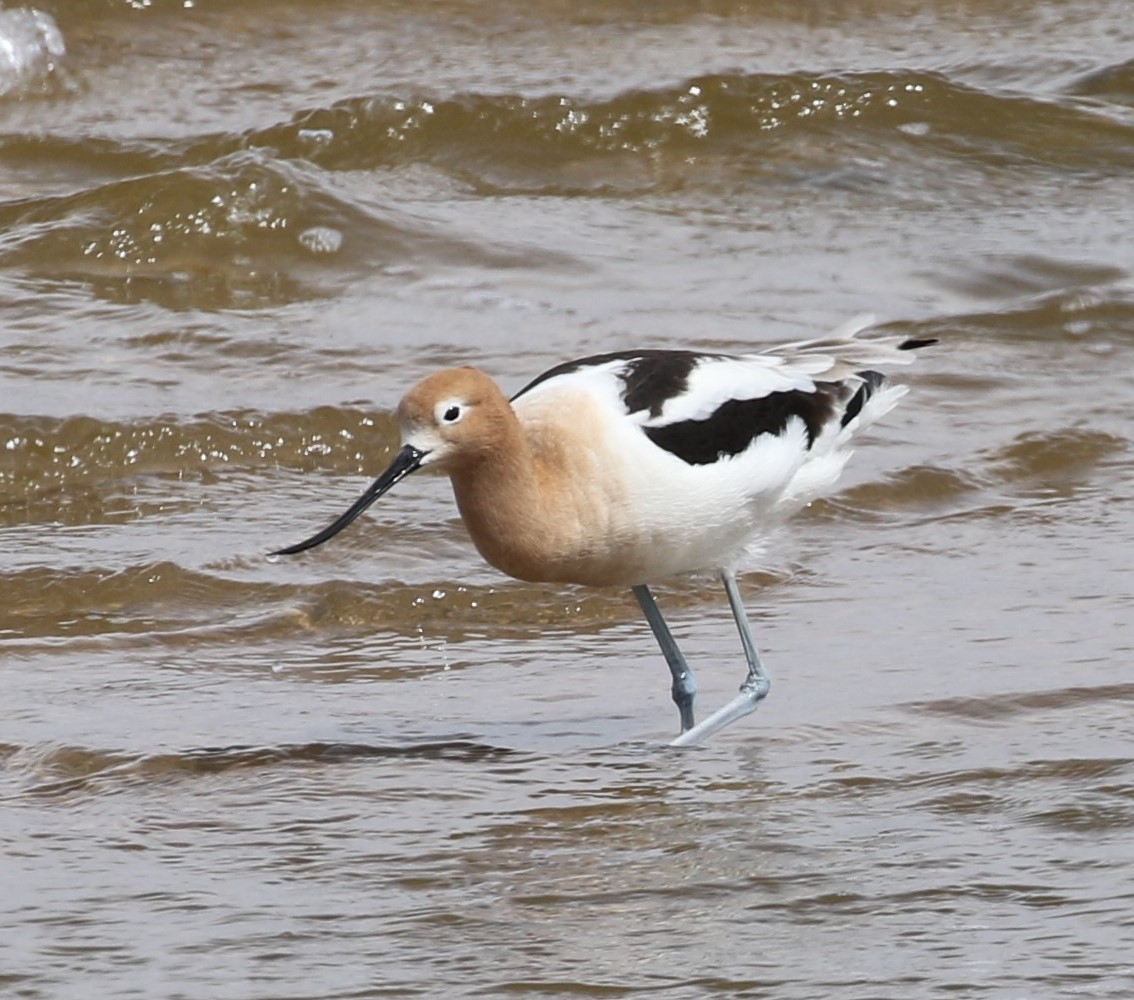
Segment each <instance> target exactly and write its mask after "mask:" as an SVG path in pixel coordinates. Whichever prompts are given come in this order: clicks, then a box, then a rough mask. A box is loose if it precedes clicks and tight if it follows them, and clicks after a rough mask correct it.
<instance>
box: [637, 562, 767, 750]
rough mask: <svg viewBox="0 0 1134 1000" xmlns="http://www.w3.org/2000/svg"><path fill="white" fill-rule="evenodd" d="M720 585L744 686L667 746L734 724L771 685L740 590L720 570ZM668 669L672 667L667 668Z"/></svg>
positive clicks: (688, 742)
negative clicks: (740, 651) (744, 665)
mask: <svg viewBox="0 0 1134 1000" xmlns="http://www.w3.org/2000/svg"><path fill="white" fill-rule="evenodd" d="M721 582H722V583H723V584H724V588H725V593H726V594H728V603H729V607H730V608H732V617H733V618H734V619H735V620H736V628H737V631H739V632H740V644H741V646H743V647H744V658H745V659H746V660H747V661H748V676H747V677H745V678H744V683H743V684H741V685H740V694H738V695H737V696H736V697H735V698H733V699H732V701H730V702H729V703H728V704H727V705H724V706H722V707H721V708H718V709H717V710H716V711H715V712H714V713H713V714H712V715H710V716H709V717H708V718H707V719H704V720H703V721H702V722H701V724H700V725H697V726H693V727H691V728H690V727H686V726H685V725H682V732H681V735H680V736H678V737H677V739H675V740H674V741H673V742H672V743H670V746H675V747H685V746H690V745H692V744H694V743H700V742H701V741H702V740H704V739H706V738H707V737H709V736H711V735H712V734H713V733H715V732H718V731H719V730H721V729H724V727H725V726H727V725H729V723H732V722H735V721H736V720H737V719H739V718H742V717H743V716H745V715H747V714H748V713H749V712H752V711H755V709H756V706H757V704H759V702H760V700H761V699H762V698H763V697H764V696H765V695H767V693H768V690H769V689H770V688H771V686H772V682H771V681H770V680H769V679H768V675H767V673H766V672H765V671H764V666H763V664H762V663H761V662H760V657H759V655H758V654H757V652H756V645H755V644H754V643H753V642H752V632H751V630H750V629H749V626H748V615H747V614H745V611H744V604H743V602H742V601H741V599H740V591H739V589H737V586H736V577H735V575H734V574H733V573H731V572H729V571H728V570H722V571H721ZM643 589H645V588H643ZM639 600H641V598H639ZM643 607H645V605H643ZM655 610H656V608H655ZM654 634H655V635H657V629H654ZM659 641H660V639H659ZM671 641H672V639H671ZM663 649H664V647H663ZM670 669H671V670H672V669H673V668H672V667H671V668H670Z"/></svg>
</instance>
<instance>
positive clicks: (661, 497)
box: [277, 329, 932, 745]
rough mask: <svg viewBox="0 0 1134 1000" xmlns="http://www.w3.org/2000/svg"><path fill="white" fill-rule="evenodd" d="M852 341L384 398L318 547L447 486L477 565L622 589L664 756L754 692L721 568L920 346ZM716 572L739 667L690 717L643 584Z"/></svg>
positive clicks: (677, 356) (727, 571) (862, 419)
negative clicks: (661, 678) (716, 698)
mask: <svg viewBox="0 0 1134 1000" xmlns="http://www.w3.org/2000/svg"><path fill="white" fill-rule="evenodd" d="M857 333H858V331H857V330H854V329H852V330H850V331H848V332H845V333H842V334H835V335H832V336H831V337H829V338H827V339H824V340H814V341H804V342H800V343H794V344H787V345H785V346H782V347H776V348H772V349H770V350H766V351H763V352H761V353H759V354H744V355H739V356H732V355H725V354H710V353H698V352H695V351H678V350H642V351H619V352H616V353H613V354H600V355H597V356H595V357H589V358H583V359H581V360H579V361H571V362H568V363H566V364H562V365H558V366H557V367H555V368H552V369H550V370H549V371H546V372H544V373H543V374H542V375H540V376H538V377H537V378H535V379H533V380H532V381H531V382H529V383H528V384H527V385H526V386H525V387H524V388H523V389H521V390H520V391H519V392H518V393H516V394H515V395H514V396H513V397H512V399H511V400H510V401H509V400H508V399H507V398H506V397H505V396H504V395H503V393H501V391H500V389H499V388H498V387H497V385H496V383H495V382H493V381H492V379H491V378H489V377H488V376H487V375H485V374H484V373H483V372H481V371H478V370H477V369H475V368H453V369H448V370H446V371H440V372H436V373H435V374H432V375H428V376H426V377H425V378H424V379H422V380H421V381H420V382H418V383H417V385H415V386H414V387H413V388H412V389H410V391H409V392H408V393H406V395H405V397H404V398H403V399H402V401H401V402H400V403H399V404H398V411H397V412H398V420H399V422H400V424H401V438H402V448H401V450H400V451H399V452H398V454H397V455H396V456H395V458H394V460H393V461H392V462H391V463H390V466H389V468H388V469H386V471H385V472H383V473H382V475H380V476H379V477H378V478H377V479H376V480H375V481H374V483H373V484H372V485H371V486H370V488H369V489H367V490H366V492H365V493H363V494H362V496H361V497H359V499H358V500H357V501H356V502H355V503H354V505H353V506H352V507H351V508H350V509H349V510H347V511H346V512H345V513H344V514H343V515H342V516H341V517H339V518H338V519H337V520H336V521H334V523H332V524H330V525H329V526H328V527H326V528H324V529H323V530H322V531H320V532H318V533H317V534H315V535H313V536H312V537H310V538H308V539H307V540H306V541H303V542H300V543H299V544H297V545H292V546H290V547H288V548H285V549H281V550H280V551H279V552H278V553H277V554H278V555H291V554H293V553H296V552H302V551H304V550H305V549H310V548H312V547H314V546H316V545H320V544H322V543H323V542H325V541H327V539H329V538H331V537H332V536H333V535H335V534H337V533H338V532H339V531H341V530H342V529H343V528H345V527H346V526H347V525H348V524H350V523H351V522H352V521H353V520H354V519H355V518H356V517H358V515H359V514H361V513H362V512H363V511H364V510H366V508H367V507H369V506H370V505H371V504H372V503H373V502H374V501H375V500H377V499H378V498H379V497H380V496H382V494H384V493H385V492H386V491H387V490H389V489H390V487H392V486H393V485H394V484H395V483H397V482H398V481H400V480H401V479H404V478H405V477H406V476H408V475H409V474H410V473H411V472H414V471H415V470H417V469H421V468H425V467H427V466H431V467H433V468H436V469H440V470H442V471H444V472H446V473H448V475H449V479H450V480H451V482H452V485H453V493H454V495H455V496H456V500H457V507H458V508H459V509H460V512H461V517H462V518H463V519H464V522H465V525H466V527H467V528H468V531H469V534H470V535H471V536H472V540H473V542H474V543H475V545H476V547H477V549H478V550H479V551H480V554H481V555H482V556H483V557H484V558H485V559H486V560H487V561H488V562H489V563H491V564H492V565H493V566H495V567H496V568H497V569H500V570H502V571H503V572H505V573H507V574H509V575H510V576H514V577H517V578H518V579H520V580H529V581H546V582H555V583H576V584H587V585H591V586H611V585H620V586H628V587H630V588H631V590H632V591H633V593H634V596H635V597H636V598H637V600H638V603H639V604H640V605H641V608H642V611H643V612H644V614H645V616H646V620H647V621H648V622H649V625H650V628H651V629H652V630H653V633H654V636H655V637H656V638H657V641H658V644H659V645H660V646H661V651H662V654H663V655H664V656H665V659H666V662H667V663H668V664H669V670H670V673H671V674H672V677H673V687H672V692H673V700H674V701H675V702H676V703H677V707H678V710H679V712H680V714H681V734H680V735H679V736H678V737H677V739H675V740H674V741H673V744H674V745H686V744H690V743H696V742H699V741H700V740H703V739H704V738H705V737H707V736H709V735H710V734H712V733H714V732H716V731H717V730H719V729H722V728H723V727H724V726H726V725H728V724H729V723H730V722H733V721H734V720H736V719H738V718H740V717H741V716H743V715H747V714H748V713H749V712H751V711H752V710H753V709H755V707H756V705H757V703H758V702H759V701H760V699H762V698H763V697H764V696H765V695H766V694H767V693H768V689H769V686H770V682H769V680H768V676H767V674H766V673H765V671H764V667H763V666H762V665H761V663H760V658H759V656H758V655H757V652H756V646H755V644H754V643H753V641H752V635H751V631H750V629H749V625H748V619H747V616H746V614H745V611H744V606H743V604H742V603H741V599H740V592H739V590H738V589H737V585H736V576H735V566H736V563H737V561H738V560H739V558H740V557H741V556H742V555H743V553H744V551H745V549H746V548H748V547H749V546H750V545H752V544H753V543H755V542H757V541H758V540H759V538H760V537H761V536H762V535H764V534H765V533H766V532H767V531H768V529H769V528H770V527H771V526H772V525H773V524H774V523H775V522H776V521H778V520H779V519H780V518H781V517H782V516H783V515H785V514H787V513H790V512H791V511H792V510H794V509H797V508H799V507H801V506H803V505H805V504H806V503H807V502H809V501H810V500H812V499H814V498H816V497H817V496H819V495H821V494H822V493H823V492H824V491H825V490H827V489H828V488H829V487H830V486H832V485H833V484H834V482H835V481H836V479H837V478H838V476H839V473H840V472H841V471H842V468H843V465H844V464H845V463H846V460H847V458H848V457H849V456H850V451H849V450H848V448H847V445H848V443H849V441H850V439H851V438H852V437H854V435H855V434H856V433H857V432H858V431H860V430H861V429H863V428H864V427H866V426H868V425H869V424H870V423H871V422H873V421H874V420H876V419H877V418H878V417H880V416H881V415H882V414H884V413H886V412H887V411H888V410H889V409H890V408H891V407H893V406H894V404H895V403H896V402H897V401H898V400H899V399H900V398H901V397H902V396H903V395H904V394H905V392H906V389H905V387H904V386H898V385H890V384H889V383H888V382H887V380H886V379H885V377H884V376H883V375H881V374H880V373H878V372H877V371H874V370H872V369H873V367H874V366H876V365H877V366H885V365H892V364H908V363H909V362H910V361H911V360H912V356H911V355H910V354H909V351H910V350H911V349H912V348H917V347H922V346H924V345H925V344H928V343H932V341H927V340H910V339H904V338H901V337H876V338H859V337H858V336H857ZM710 570H711V571H715V572H716V573H718V574H719V575H720V578H721V581H722V582H723V583H724V588H725V593H726V595H727V597H728V602H729V606H730V608H731V610H732V615H733V618H734V619H735V620H736V625H737V628H738V629H739V631H740V641H741V645H742V647H743V650H744V655H745V659H746V660H747V662H748V674H747V676H746V677H745V679H744V683H743V684H742V685H741V687H740V693H739V694H738V695H737V696H736V697H735V698H734V699H733V700H732V701H730V702H729V703H728V704H726V705H725V706H723V707H722V708H721V709H719V710H718V711H716V712H715V713H713V714H712V715H710V716H709V717H708V718H707V719H705V720H703V721H702V722H701V723H700V724H699V725H695V724H694V721H693V699H694V695H695V694H696V690H697V684H696V681H695V680H694V677H693V672H692V670H691V669H690V668H689V665H688V664H687V663H686V661H685V657H684V656H683V655H682V653H681V651H680V650H679V649H678V647H677V643H676V642H675V641H674V638H673V636H672V634H671V633H670V631H669V628H668V627H667V625H666V623H665V619H664V618H663V617H662V614H661V611H660V610H659V608H658V606H657V604H656V603H655V601H654V598H653V595H652V594H651V593H650V590H649V586H648V584H649V583H652V582H654V581H657V580H660V579H663V578H665V577H669V576H673V575H675V574H679V573H691V572H698V571H710Z"/></svg>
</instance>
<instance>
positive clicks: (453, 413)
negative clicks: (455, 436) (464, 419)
mask: <svg viewBox="0 0 1134 1000" xmlns="http://www.w3.org/2000/svg"><path fill="white" fill-rule="evenodd" d="M441 419H442V420H443V421H445V423H447V424H455V423H456V422H457V421H458V420H460V419H461V408H460V407H459V406H449V407H446V408H445V412H444V413H443V414H441Z"/></svg>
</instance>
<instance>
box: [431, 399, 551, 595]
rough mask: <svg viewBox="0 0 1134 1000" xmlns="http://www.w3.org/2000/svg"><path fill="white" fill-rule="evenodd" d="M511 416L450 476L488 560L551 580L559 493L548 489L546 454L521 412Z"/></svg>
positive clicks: (514, 571)
mask: <svg viewBox="0 0 1134 1000" xmlns="http://www.w3.org/2000/svg"><path fill="white" fill-rule="evenodd" d="M508 416H509V417H510V419H508V420H506V421H505V422H504V425H503V426H502V427H498V428H496V433H495V434H494V443H493V446H492V447H491V448H486V449H485V450H483V451H481V452H479V453H478V454H476V455H475V456H471V457H470V458H469V460H467V461H465V462H463V463H461V464H460V465H459V466H457V467H455V468H453V469H452V470H450V473H449V479H450V481H451V482H452V484H453V495H454V497H455V498H456V501H457V507H458V508H459V510H460V512H461V517H462V518H463V519H464V522H465V526H466V527H467V528H468V532H469V535H470V536H471V537H472V540H473V543H474V544H475V545H476V547H477V549H478V551H479V552H480V554H481V555H482V556H483V557H484V559H485V561H487V562H488V563H490V564H491V565H493V566H495V567H496V568H497V569H499V570H501V571H503V572H505V573H507V574H508V575H509V576H514V577H516V578H518V579H521V580H541V579H546V578H547V577H546V564H547V560H548V557H549V555H550V554H551V553H552V552H553V551H554V550H555V549H556V548H557V538H556V517H555V511H554V509H553V507H554V495H555V494H554V492H553V491H548V490H547V488H546V485H547V484H546V479H547V476H546V474H545V472H546V469H545V466H546V465H547V463H546V461H545V459H546V456H543V455H541V454H540V452H539V450H538V449H537V448H536V447H534V446H533V442H532V441H531V440H530V438H529V435H528V434H527V433H525V431H524V428H523V427H521V426H520V423H519V421H518V420H517V419H516V417H515V415H514V414H512V413H509V414H508ZM541 567H544V568H543V569H541Z"/></svg>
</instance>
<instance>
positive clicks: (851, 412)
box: [839, 372, 886, 427]
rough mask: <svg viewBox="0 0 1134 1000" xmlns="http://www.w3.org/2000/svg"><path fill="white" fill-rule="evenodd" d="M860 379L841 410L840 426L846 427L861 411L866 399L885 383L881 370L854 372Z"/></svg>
mask: <svg viewBox="0 0 1134 1000" xmlns="http://www.w3.org/2000/svg"><path fill="white" fill-rule="evenodd" d="M855 374H856V375H857V376H858V377H859V378H860V379H862V385H860V386H859V387H858V392H856V393H855V394H854V395H853V396H851V398H850V400H849V401H848V402H847V408H846V409H845V410H843V417H842V419H841V420H840V421H839V426H840V427H846V425H847V424H849V423H850V422H851V421H852V420H854V418H855V417H857V416H858V415H859V414H860V413H861V412H862V408H863V406H865V405H866V401H867V400H868V399H869V398H870V397H871V396H873V395H874V394H875V393H876V392H877V391H878V390H879V389H881V388H882V386H884V385H885V384H886V376H885V375H883V374H882V373H881V372H855Z"/></svg>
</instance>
